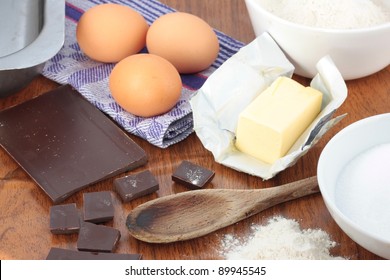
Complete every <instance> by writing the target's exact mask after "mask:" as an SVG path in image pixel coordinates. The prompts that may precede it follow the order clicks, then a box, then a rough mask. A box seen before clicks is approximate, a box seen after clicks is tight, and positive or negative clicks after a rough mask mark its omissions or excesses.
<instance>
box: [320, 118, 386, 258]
mask: <svg viewBox="0 0 390 280" xmlns="http://www.w3.org/2000/svg"><path fill="white" fill-rule="evenodd" d="M386 149H387V150H386ZM378 153H379V154H378ZM389 166H390V113H389V114H382V115H376V116H373V117H369V118H366V119H363V120H360V121H358V122H355V123H353V124H351V125H349V126H348V127H346V128H344V129H343V130H341V131H340V132H339V133H337V134H336V135H335V136H334V137H333V138H332V139H331V140H330V141H329V142H328V144H327V145H326V146H325V148H324V150H323V151H322V153H321V156H320V159H319V162H318V169H317V175H318V183H319V187H320V191H321V194H322V197H323V199H324V201H325V204H326V207H327V209H328V210H329V212H330V214H331V216H332V217H333V219H334V220H335V221H336V223H337V224H338V225H339V226H340V228H341V229H342V230H343V231H344V232H345V233H346V234H347V235H348V236H349V237H350V238H351V239H353V240H354V241H355V242H357V243H358V244H360V245H361V246H362V247H364V248H366V249H367V250H369V251H371V252H373V253H375V254H377V255H378V256H381V257H383V258H386V259H390V169H389V168H390V167H389Z"/></svg>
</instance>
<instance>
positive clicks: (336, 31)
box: [245, 0, 390, 35]
mask: <svg viewBox="0 0 390 280" xmlns="http://www.w3.org/2000/svg"><path fill="white" fill-rule="evenodd" d="M245 3H246V4H247V7H248V10H249V9H250V8H249V3H250V5H252V6H253V7H254V8H255V9H259V11H261V12H263V13H264V14H267V15H268V16H269V17H270V18H272V19H273V20H275V21H277V22H279V23H281V24H284V25H290V26H291V27H294V28H297V29H300V30H303V31H312V32H314V31H315V32H321V33H327V34H333V35H346V34H348V35H349V34H351V35H354V34H360V33H372V32H381V31H389V32H390V21H388V22H385V23H383V24H378V25H374V26H370V27H363V28H350V29H347V28H345V29H340V28H324V27H314V26H310V25H305V24H300V23H296V22H292V21H289V20H286V19H284V18H281V17H279V16H277V15H275V14H273V13H272V12H270V11H268V10H267V9H265V8H264V7H263V6H262V5H261V3H260V1H258V0H245Z"/></svg>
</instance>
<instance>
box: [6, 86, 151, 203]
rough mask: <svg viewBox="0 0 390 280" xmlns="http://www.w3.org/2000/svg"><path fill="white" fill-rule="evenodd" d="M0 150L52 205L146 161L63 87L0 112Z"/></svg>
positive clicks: (102, 117) (106, 120)
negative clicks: (14, 161) (1, 148)
mask: <svg viewBox="0 0 390 280" xmlns="http://www.w3.org/2000/svg"><path fill="white" fill-rule="evenodd" d="M0 145H1V146H2V147H3V148H4V149H5V150H6V151H7V152H8V153H9V154H10V155H11V156H12V157H13V158H14V159H15V160H16V161H17V162H18V163H19V165H20V166H21V167H22V168H23V169H24V170H25V171H26V172H27V173H28V174H29V175H30V176H31V177H32V178H33V179H34V181H35V182H36V183H37V184H38V185H39V186H40V187H41V188H42V189H43V191H44V192H45V193H46V194H47V195H48V196H49V197H50V199H51V200H52V201H53V202H54V203H60V202H61V201H63V200H65V199H66V198H67V197H69V196H70V195H71V194H73V193H75V192H77V191H79V190H81V189H83V188H85V187H86V186H88V185H91V184H94V183H96V182H98V181H100V180H102V179H106V178H108V177H111V176H116V175H117V174H120V173H122V172H125V171H128V170H132V169H134V168H136V167H139V166H141V165H143V164H145V163H146V162H147V157H146V154H145V151H144V150H143V149H142V148H141V147H139V146H138V145H137V144H136V143H135V142H134V141H133V140H132V139H131V138H129V136H128V135H127V134H126V133H125V132H124V131H123V130H121V129H120V128H119V127H118V126H117V125H116V124H114V123H113V122H112V121H111V120H110V119H109V118H108V117H107V116H106V115H105V114H104V113H102V112H101V111H99V110H98V109H97V108H96V107H94V106H93V105H92V104H91V103H89V102H88V101H87V100H86V99H84V98H83V97H82V96H81V95H80V94H79V93H78V92H77V91H75V90H74V89H72V88H71V87H70V86H69V85H66V86H61V87H59V88H57V89H55V90H52V91H49V92H47V93H45V94H43V95H41V96H38V97H36V98H34V99H31V100H29V101H26V102H24V103H22V104H20V105H17V106H14V107H11V108H8V109H5V110H3V111H1V112H0Z"/></svg>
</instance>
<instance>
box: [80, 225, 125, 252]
mask: <svg viewBox="0 0 390 280" xmlns="http://www.w3.org/2000/svg"><path fill="white" fill-rule="evenodd" d="M120 237H121V233H120V231H119V230H117V229H115V228H112V227H108V226H103V225H96V224H93V223H89V222H85V223H83V225H82V226H81V228H80V231H79V236H78V239H77V249H78V250H80V251H91V252H107V253H112V252H113V251H114V249H115V247H116V245H117V243H118V241H119V239H120Z"/></svg>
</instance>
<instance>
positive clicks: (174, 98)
mask: <svg viewBox="0 0 390 280" xmlns="http://www.w3.org/2000/svg"><path fill="white" fill-rule="evenodd" d="M109 87H110V91H111V94H112V97H113V98H114V99H115V101H116V102H117V103H118V104H119V105H120V106H121V107H122V108H123V109H125V110H126V111H128V112H130V113H132V114H133V115H136V116H141V117H153V116H157V115H160V114H163V113H166V112H167V111H169V110H170V109H172V108H173V107H174V106H175V105H176V103H177V102H178V100H179V99H180V95H181V90H182V82H181V77H180V75H179V73H178V72H177V70H176V68H175V67H174V66H173V65H172V64H171V63H170V62H169V61H167V60H166V59H164V58H162V57H159V56H157V55H153V54H135V55H132V56H129V57H127V58H125V59H123V60H121V61H120V62H118V63H117V64H116V65H115V67H114V69H113V70H112V72H111V74H110V77H109Z"/></svg>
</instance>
